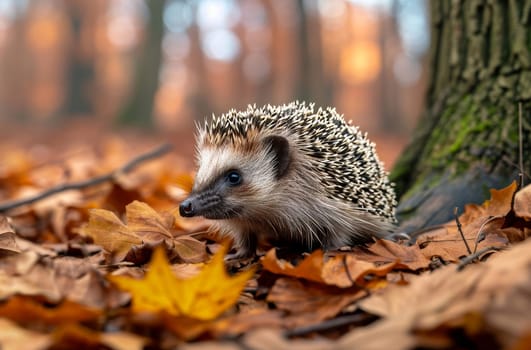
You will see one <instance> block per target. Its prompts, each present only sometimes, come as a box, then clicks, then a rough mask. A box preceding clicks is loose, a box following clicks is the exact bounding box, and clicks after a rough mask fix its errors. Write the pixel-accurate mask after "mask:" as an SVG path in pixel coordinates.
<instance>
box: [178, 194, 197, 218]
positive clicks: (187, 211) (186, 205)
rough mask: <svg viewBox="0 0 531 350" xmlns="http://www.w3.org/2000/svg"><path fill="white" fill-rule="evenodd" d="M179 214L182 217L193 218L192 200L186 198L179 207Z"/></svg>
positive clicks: (193, 207)
mask: <svg viewBox="0 0 531 350" xmlns="http://www.w3.org/2000/svg"><path fill="white" fill-rule="evenodd" d="M179 214H181V216H184V217H192V216H195V206H194V202H193V199H192V198H187V199H185V200H184V201H182V203H181V205H179Z"/></svg>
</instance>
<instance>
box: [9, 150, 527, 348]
mask: <svg viewBox="0 0 531 350" xmlns="http://www.w3.org/2000/svg"><path fill="white" fill-rule="evenodd" d="M113 145H114V146H112V147H110V146H109V147H107V148H105V147H104V148H103V149H100V150H99V156H98V155H97V153H96V152H94V151H93V150H86V151H84V152H82V153H78V154H73V155H68V156H67V157H66V158H64V159H60V160H58V161H55V162H51V161H50V162H44V163H42V162H41V163H39V162H38V161H36V160H35V159H32V158H31V157H28V156H26V155H25V154H24V153H23V152H18V151H16V150H9V151H5V152H4V154H3V159H6V161H5V162H4V163H3V164H2V167H1V168H0V195H1V196H2V198H3V202H2V203H0V207H1V208H2V211H3V215H1V216H0V265H1V267H2V268H1V270H0V280H1V283H0V300H1V304H0V343H1V345H2V348H6V349H9V348H12V349H48V348H73V347H76V346H77V347H80V348H88V349H90V348H94V349H96V348H98V349H99V348H110V349H142V348H145V347H149V348H174V347H176V346H184V344H185V343H186V346H185V347H184V348H186V349H194V348H197V349H200V348H204V347H206V346H211V347H212V348H214V347H217V346H223V348H224V349H240V348H252V349H286V348H301V349H302V348H305V349H306V348H308V349H325V348H326V349H328V348H329V349H354V348H360V349H362V348H363V349H365V348H372V349H380V348H382V349H384V348H389V349H409V348H466V347H469V346H473V347H484V346H487V347H490V348H492V347H501V348H510V349H526V348H530V347H531V314H530V313H529V310H531V298H529V295H531V279H530V276H531V254H530V252H531V242H530V240H528V239H527V238H528V237H529V236H530V233H531V186H527V187H523V188H518V186H517V184H516V182H514V183H512V184H510V185H509V186H507V187H506V188H503V189H500V190H496V189H493V190H491V199H490V200H488V201H486V202H485V203H483V204H481V205H479V204H469V205H467V206H466V207H465V208H463V213H462V214H461V215H458V217H457V219H456V220H454V221H452V222H449V223H447V224H445V225H440V226H437V227H433V228H428V229H425V230H423V231H419V232H410V233H409V234H410V235H411V237H412V239H411V240H409V241H402V242H394V241H388V240H378V241H375V242H374V243H373V244H370V245H367V246H359V247H345V248H344V249H340V250H338V251H328V252H323V251H321V250H317V251H315V252H312V253H307V254H303V255H300V254H299V255H295V254H290V253H289V252H287V253H286V252H278V251H277V250H276V249H274V248H270V247H267V246H263V247H262V249H266V248H267V251H264V253H263V254H261V256H258V257H256V258H255V259H251V260H248V261H240V262H237V263H235V262H232V263H226V262H225V261H224V256H225V254H226V253H227V251H228V249H230V248H229V244H230V242H219V241H217V237H216V233H215V231H213V230H212V229H210V224H209V223H208V222H207V221H206V220H202V219H194V220H185V219H183V218H181V217H180V216H179V215H178V212H177V211H176V208H177V205H178V203H179V201H180V200H182V199H183V198H184V197H185V195H186V193H187V191H189V190H190V188H191V183H192V178H193V175H192V174H191V173H190V172H189V170H188V169H187V168H186V167H185V166H184V165H183V162H182V160H179V158H178V157H176V156H175V155H174V154H166V155H160V156H157V157H153V158H152V159H149V160H146V161H145V162H142V164H138V166H137V167H135V169H133V170H131V171H125V172H119V173H117V172H115V170H116V169H119V168H120V167H121V166H123V165H124V164H127V162H128V161H130V159H131V158H133V157H134V156H136V155H137V154H132V152H128V151H127V150H126V149H127V147H123V146H116V144H113ZM107 173H109V174H112V176H109V177H108V180H106V181H103V182H101V183H98V184H96V185H87V186H78V188H71V189H69V190H65V191H58V192H57V193H55V194H54V195H51V196H48V197H46V198H42V199H40V200H36V201H33V202H31V203H28V204H25V205H18V206H15V207H9V205H8V204H9V203H11V202H13V201H15V200H19V199H24V198H29V197H31V196H35V195H38V194H39V193H42V192H44V191H46V190H48V189H50V188H53V187H54V186H64V184H67V183H79V182H80V181H85V180H90V179H91V178H94V177H97V176H101V175H102V174H107ZM446 210H449V211H453V210H454V208H447V209H446ZM29 337H30V338H31V339H32V341H31V342H28V341H27V339H28V338H29Z"/></svg>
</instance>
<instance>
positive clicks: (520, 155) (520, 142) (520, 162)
mask: <svg viewBox="0 0 531 350" xmlns="http://www.w3.org/2000/svg"><path fill="white" fill-rule="evenodd" d="M522 129H523V127H522V102H519V103H518V167H519V168H520V174H521V175H520V188H523V187H524V176H523V174H524V145H523V144H524V142H523V134H522Z"/></svg>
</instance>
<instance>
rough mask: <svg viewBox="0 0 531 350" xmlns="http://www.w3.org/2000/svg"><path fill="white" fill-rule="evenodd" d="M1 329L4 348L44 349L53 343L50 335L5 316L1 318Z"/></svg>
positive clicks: (0, 337) (14, 349)
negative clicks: (35, 330) (30, 328)
mask: <svg viewBox="0 0 531 350" xmlns="http://www.w3.org/2000/svg"><path fill="white" fill-rule="evenodd" d="M0 330H1V331H0V344H2V349H3V350H19V349H24V350H42V349H48V348H49V347H50V345H51V344H52V339H51V336H50V335H48V334H43V333H39V332H34V331H30V330H27V329H24V328H22V327H19V326H18V325H17V324H16V323H15V322H13V321H10V320H7V319H5V318H0Z"/></svg>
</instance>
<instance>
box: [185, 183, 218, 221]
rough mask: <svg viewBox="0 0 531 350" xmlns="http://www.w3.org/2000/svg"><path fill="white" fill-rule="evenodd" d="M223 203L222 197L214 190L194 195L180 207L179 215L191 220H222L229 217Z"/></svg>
mask: <svg viewBox="0 0 531 350" xmlns="http://www.w3.org/2000/svg"><path fill="white" fill-rule="evenodd" d="M222 203H223V199H222V197H221V195H219V194H218V193H216V192H214V191H212V190H209V191H204V192H198V193H192V194H191V195H190V196H189V197H188V198H186V199H185V200H184V201H182V202H181V204H180V205H179V213H180V214H181V216H184V217H189V218H190V217H193V216H204V217H205V218H207V219H221V218H224V217H226V216H227V213H225V210H224V206H223V205H222Z"/></svg>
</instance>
